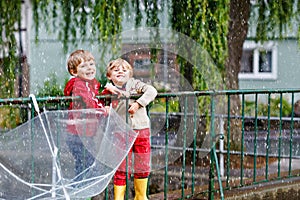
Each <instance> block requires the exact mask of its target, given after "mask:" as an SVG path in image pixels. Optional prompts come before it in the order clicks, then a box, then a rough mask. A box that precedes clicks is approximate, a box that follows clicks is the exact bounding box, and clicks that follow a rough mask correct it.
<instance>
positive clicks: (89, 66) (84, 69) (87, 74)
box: [75, 60, 96, 80]
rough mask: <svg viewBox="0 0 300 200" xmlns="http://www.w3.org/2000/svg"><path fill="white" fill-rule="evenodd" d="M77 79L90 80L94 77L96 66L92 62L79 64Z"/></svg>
mask: <svg viewBox="0 0 300 200" xmlns="http://www.w3.org/2000/svg"><path fill="white" fill-rule="evenodd" d="M75 75H76V76H77V77H80V78H82V79H87V80H92V79H94V78H95V76H96V65H95V61H94V60H89V61H86V62H82V63H80V65H78V66H77V74H75Z"/></svg>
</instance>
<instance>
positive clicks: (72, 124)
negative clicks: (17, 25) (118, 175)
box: [0, 95, 137, 199]
mask: <svg viewBox="0 0 300 200" xmlns="http://www.w3.org/2000/svg"><path fill="white" fill-rule="evenodd" d="M31 98H32V100H33V102H35V104H34V105H35V109H36V111H37V113H38V115H37V116H36V117H35V118H33V119H31V120H29V121H28V122H26V123H24V124H22V125H20V126H18V127H17V128H15V129H13V130H11V131H9V132H7V133H4V134H2V135H0V152H1V154H0V199H83V198H87V197H91V196H94V195H97V194H99V193H101V192H102V191H103V190H104V189H105V188H106V187H107V185H108V183H109V182H110V180H111V178H112V177H113V175H114V173H115V171H116V170H117V168H118V166H119V165H120V163H121V162H122V160H123V159H124V158H125V157H126V155H127V154H128V152H129V150H130V148H131V146H132V144H133V142H134V141H135V139H136V137H137V134H136V133H135V132H134V131H133V130H131V129H130V128H129V126H128V125H127V124H126V123H125V122H124V121H123V120H122V119H121V118H120V117H119V116H118V114H116V113H115V111H114V110H113V109H110V112H109V114H107V113H105V112H104V111H103V110H101V109H82V110H56V111H44V112H43V113H40V112H39V109H38V105H37V103H36V101H35V98H34V96H33V95H31Z"/></svg>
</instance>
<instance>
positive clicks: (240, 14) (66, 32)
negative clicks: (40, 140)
mask: <svg viewBox="0 0 300 200" xmlns="http://www.w3.org/2000/svg"><path fill="white" fill-rule="evenodd" d="M28 1H30V3H31V5H32V12H33V22H34V27H35V29H36V34H35V36H36V37H35V38H36V41H37V42H38V40H39V34H38V33H39V31H38V29H39V28H40V25H41V24H43V25H45V27H46V29H47V31H49V32H53V33H57V37H58V39H59V40H60V41H62V42H63V44H64V47H65V48H68V43H70V42H72V43H77V42H78V41H80V40H86V39H91V40H93V41H91V42H95V39H96V40H97V41H98V42H100V43H101V42H105V41H107V40H108V39H114V40H113V41H111V43H112V44H113V45H116V40H117V39H118V38H114V37H111V36H112V35H118V34H119V33H121V32H122V26H121V25H122V20H125V19H126V17H128V16H129V17H130V19H131V20H135V25H136V27H140V26H151V27H159V25H160V21H159V19H158V14H159V13H160V12H161V11H162V9H167V10H168V11H169V12H168V14H169V18H170V19H171V20H170V22H171V25H172V28H173V29H174V30H176V31H178V32H180V33H183V34H185V35H187V36H189V37H191V38H193V39H194V40H195V41H197V42H198V43H199V44H200V45H201V46H202V47H203V48H205V49H206V50H207V51H208V52H209V54H210V56H211V57H212V58H213V60H214V62H215V63H216V65H217V66H218V67H219V68H220V70H221V71H222V72H223V75H224V80H225V83H226V86H227V88H228V89H238V78H237V77H238V73H239V69H240V64H239V60H240V58H241V54H242V45H243V42H244V41H245V39H246V35H247V31H248V21H249V16H250V11H251V6H252V8H253V9H257V10H258V12H256V13H257V26H256V33H257V35H256V40H257V41H265V40H269V39H274V38H276V37H277V38H280V39H283V38H284V36H285V35H284V33H286V32H287V31H289V28H290V27H291V25H292V24H291V22H292V20H293V19H294V21H295V22H298V21H299V15H300V14H299V12H300V11H299V10H300V5H299V3H298V1H297V0H293V1H265V0H257V1H252V2H254V3H252V4H251V2H250V0H245V1H239V0H225V1H224V0H215V1H209V0H205V1H203V0H188V1H172V0H165V1H158V0H147V1H144V0H131V1H129V0H127V1H126V0H120V1H115V0H106V1H104V0H99V1H92V0H90V1H87V0H77V1H57V0H48V1H43V0H28ZM21 4H22V1H21V0H20V1H13V2H11V1H7V0H1V12H0V15H1V27H0V30H1V33H2V37H1V39H0V47H1V53H2V58H3V59H1V71H0V72H1V74H3V75H5V76H2V75H1V77H2V79H1V83H2V85H5V86H6V89H5V90H3V91H8V93H3V92H2V93H1V94H3V95H4V96H12V95H13V88H14V87H13V84H12V83H13V82H14V80H15V74H16V71H17V70H16V69H18V62H19V60H18V57H19V53H20V50H19V49H18V46H19V45H18V44H17V34H16V33H17V32H18V29H20V20H21ZM166 6H167V7H166ZM142 13H145V14H144V15H143V14H142ZM143 17H145V18H146V19H145V21H146V24H142V18H143ZM293 25H295V24H293ZM299 34H300V28H299V26H298V36H299ZM298 38H299V37H298ZM4 58H7V59H4ZM183 73H184V75H185V76H186V77H187V80H191V82H194V81H193V80H198V79H195V77H197V76H201V74H197V72H196V71H195V70H193V66H191V65H188V64H187V65H185V67H184V68H183ZM3 77H6V78H5V79H4V78H3ZM3 83H5V84H3ZM193 85H195V86H196V87H197V85H201V84H193ZM195 89H202V88H195Z"/></svg>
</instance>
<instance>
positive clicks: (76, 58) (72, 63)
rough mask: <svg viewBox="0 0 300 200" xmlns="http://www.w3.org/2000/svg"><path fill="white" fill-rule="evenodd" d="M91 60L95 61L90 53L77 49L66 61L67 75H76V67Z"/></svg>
mask: <svg viewBox="0 0 300 200" xmlns="http://www.w3.org/2000/svg"><path fill="white" fill-rule="evenodd" d="M90 60H93V61H95V58H94V56H93V55H92V53H91V52H89V51H86V50H82V49H78V50H76V51H73V52H72V53H71V54H70V56H69V58H68V60H67V69H68V71H69V73H70V74H71V75H73V74H74V73H75V74H76V73H77V67H78V66H79V65H80V64H81V63H83V62H87V61H90Z"/></svg>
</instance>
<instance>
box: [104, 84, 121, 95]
mask: <svg viewBox="0 0 300 200" xmlns="http://www.w3.org/2000/svg"><path fill="white" fill-rule="evenodd" d="M105 88H106V89H107V90H108V91H110V92H111V93H112V94H116V95H118V97H120V96H122V93H121V91H120V90H119V89H118V88H117V87H116V86H114V85H112V84H110V83H109V84H106V86H105Z"/></svg>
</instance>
